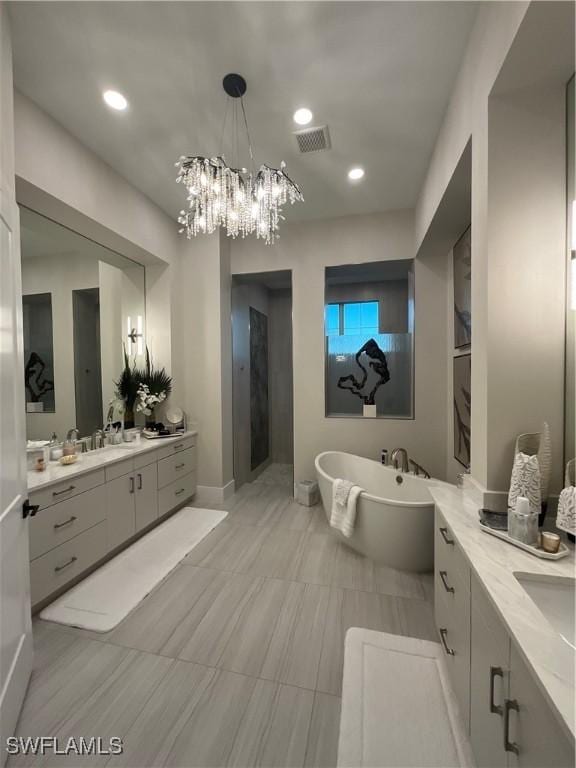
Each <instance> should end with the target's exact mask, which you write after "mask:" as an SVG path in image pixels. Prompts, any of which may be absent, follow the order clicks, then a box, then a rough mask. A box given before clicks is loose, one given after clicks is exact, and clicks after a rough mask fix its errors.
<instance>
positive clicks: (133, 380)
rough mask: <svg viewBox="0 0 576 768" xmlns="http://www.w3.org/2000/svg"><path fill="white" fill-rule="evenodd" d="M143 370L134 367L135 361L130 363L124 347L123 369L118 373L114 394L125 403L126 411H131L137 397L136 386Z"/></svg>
mask: <svg viewBox="0 0 576 768" xmlns="http://www.w3.org/2000/svg"><path fill="white" fill-rule="evenodd" d="M144 376H145V372H144V371H142V370H139V369H138V368H137V367H136V361H134V363H133V364H132V365H130V358H129V357H128V353H127V352H126V347H124V370H123V371H122V373H121V374H120V378H119V379H118V381H116V382H114V383H115V385H116V395H117V397H118V398H119V399H120V400H123V401H124V403H125V404H126V410H127V411H133V410H134V405H135V403H136V399H137V397H138V387H139V386H140V382H141V381H142V380H143V378H144Z"/></svg>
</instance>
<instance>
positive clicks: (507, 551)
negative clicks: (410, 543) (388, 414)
mask: <svg viewBox="0 0 576 768" xmlns="http://www.w3.org/2000/svg"><path fill="white" fill-rule="evenodd" d="M430 492H431V494H432V497H433V499H434V501H435V502H436V505H437V506H438V508H439V509H440V511H441V512H442V514H443V515H444V517H445V519H446V522H447V523H448V525H449V526H450V528H451V530H452V532H453V534H454V536H455V537H456V539H457V541H458V543H459V545H460V547H461V548H462V550H463V552H464V554H465V555H466V557H467V559H468V561H469V563H470V566H471V568H472V570H473V571H474V573H475V574H476V576H477V577H478V579H479V580H480V582H481V583H482V584H483V586H484V588H485V590H486V592H487V594H488V597H489V598H490V600H491V602H492V604H493V605H494V607H495V609H496V611H497V613H498V614H499V615H500V617H501V618H502V620H503V622H504V624H505V626H506V628H507V630H508V633H509V634H510V637H511V638H512V641H513V642H514V643H515V645H516V647H517V648H518V650H519V652H520V654H521V656H522V657H523V658H524V660H525V661H526V662H527V664H528V666H529V667H530V668H531V669H532V671H533V673H534V678H535V680H536V682H537V683H538V685H539V687H540V688H541V689H542V691H543V692H544V694H545V696H546V697H547V698H548V700H549V702H550V704H551V706H552V709H553V710H554V711H555V712H556V714H557V716H558V718H559V720H560V722H561V723H562V724H563V726H564V727H565V729H567V732H568V733H570V734H571V735H572V737H574V735H575V731H576V726H575V722H574V718H575V693H576V691H575V686H574V655H575V654H574V650H573V649H572V648H570V647H569V645H568V644H567V643H566V641H564V640H563V639H562V638H561V637H560V635H559V634H558V633H557V631H556V630H555V629H554V628H553V627H552V625H551V624H550V623H549V622H548V620H547V619H546V618H545V617H544V615H543V614H542V613H541V611H540V609H539V608H538V607H537V605H536V603H534V602H533V601H532V600H531V598H530V597H529V596H528V595H527V593H526V592H525V591H524V589H523V588H522V586H521V585H520V583H519V582H518V581H517V580H516V578H515V576H514V573H515V572H516V573H518V572H521V573H526V574H534V575H536V576H543V575H545V576H546V575H548V576H556V577H557V576H563V577H571V578H574V574H575V558H574V547H573V546H571V549H572V552H571V554H570V555H569V556H568V557H565V558H563V559H562V560H543V559H540V558H537V557H535V556H534V555H531V554H529V553H528V552H523V551H522V550H521V549H518V548H517V547H514V546H513V545H511V544H509V543H508V542H505V541H502V540H500V539H497V538H495V537H494V536H489V535H488V534H486V533H484V532H483V531H482V530H481V528H480V523H479V520H478V507H477V505H476V504H475V503H473V502H472V501H471V500H470V499H469V497H467V496H466V495H465V492H464V491H462V490H459V489H457V488H455V487H454V486H452V488H447V487H440V486H437V487H432V488H430Z"/></svg>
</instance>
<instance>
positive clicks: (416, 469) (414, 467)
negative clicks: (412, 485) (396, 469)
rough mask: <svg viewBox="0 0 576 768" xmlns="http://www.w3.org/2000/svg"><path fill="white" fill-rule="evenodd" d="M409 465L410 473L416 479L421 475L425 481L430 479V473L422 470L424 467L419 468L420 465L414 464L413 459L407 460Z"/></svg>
mask: <svg viewBox="0 0 576 768" xmlns="http://www.w3.org/2000/svg"><path fill="white" fill-rule="evenodd" d="M409 464H410V466H411V467H412V472H413V473H414V474H415V475H416V477H420V475H422V476H423V477H424V478H426V480H429V479H430V473H429V472H428V471H427V470H425V469H424V467H421V466H420V464H418V463H417V462H415V461H414V460H413V459H409Z"/></svg>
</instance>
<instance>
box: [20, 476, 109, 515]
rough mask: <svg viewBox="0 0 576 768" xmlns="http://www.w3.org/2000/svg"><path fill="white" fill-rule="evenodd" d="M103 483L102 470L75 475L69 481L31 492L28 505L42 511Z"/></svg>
mask: <svg viewBox="0 0 576 768" xmlns="http://www.w3.org/2000/svg"><path fill="white" fill-rule="evenodd" d="M72 471H73V470H72ZM104 481H105V475H104V470H103V469H98V470H96V472H87V473H86V474H85V475H76V476H74V477H71V478H70V480H62V481H61V482H59V483H55V484H54V485H51V486H49V487H48V488H42V489H41V490H39V491H31V492H30V503H31V504H38V506H39V507H40V509H44V508H45V507H49V506H51V505H52V504H58V503H59V502H61V501H64V500H66V499H70V498H72V497H73V496H77V495H78V494H79V493H84V491H89V490H90V488H95V487H96V486H98V485H102V484H103V483H104Z"/></svg>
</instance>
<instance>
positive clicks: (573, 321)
mask: <svg viewBox="0 0 576 768" xmlns="http://www.w3.org/2000/svg"><path fill="white" fill-rule="evenodd" d="M575 93H576V84H575V80H574V77H572V79H571V80H570V82H569V83H568V87H567V90H566V96H567V98H566V118H567V121H566V160H567V163H566V167H567V174H566V192H567V194H566V200H567V204H568V209H567V220H568V228H567V229H568V231H567V238H566V239H567V243H568V246H567V249H566V275H567V297H566V299H567V300H566V402H565V411H564V424H565V429H564V461H565V462H566V463H567V462H569V461H572V459H574V458H576V387H575V380H576V376H575V370H576V364H575V361H576V178H575V171H574V169H575V167H576V151H575V143H576V142H575V136H574V120H575V118H576V114H575V111H574V97H575ZM573 480H574V478H573V477H572V478H570V482H573Z"/></svg>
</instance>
